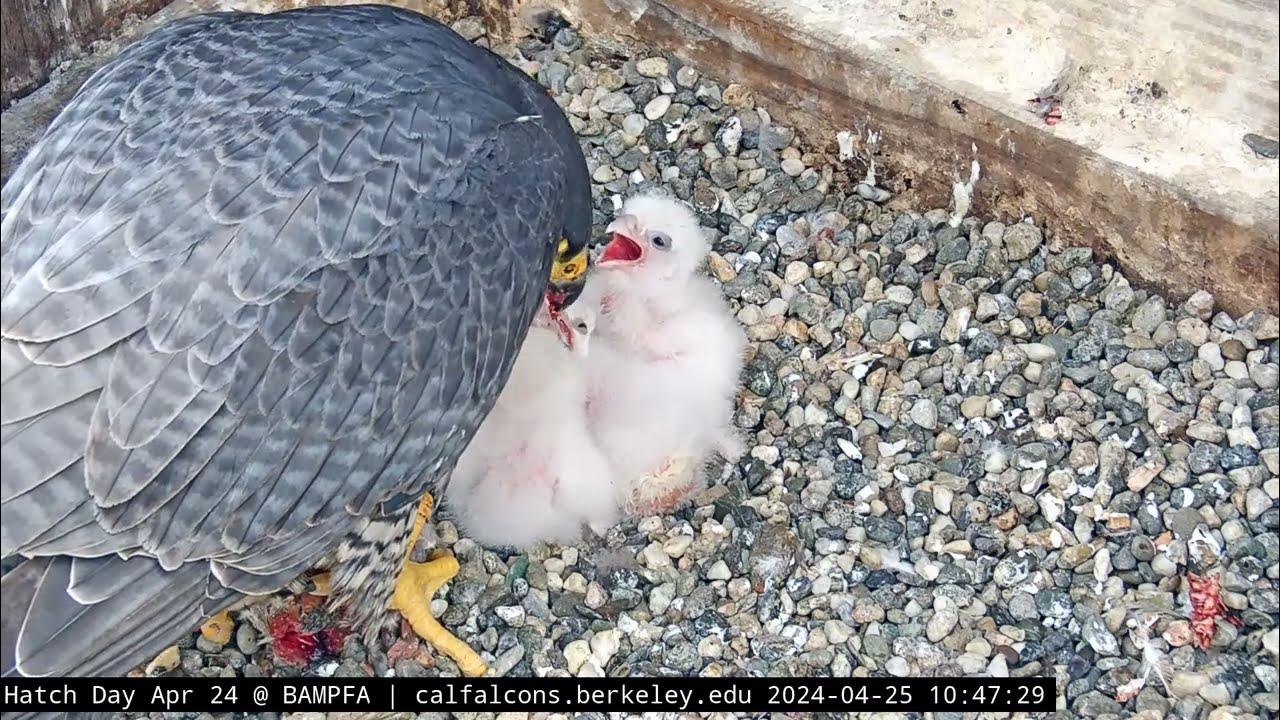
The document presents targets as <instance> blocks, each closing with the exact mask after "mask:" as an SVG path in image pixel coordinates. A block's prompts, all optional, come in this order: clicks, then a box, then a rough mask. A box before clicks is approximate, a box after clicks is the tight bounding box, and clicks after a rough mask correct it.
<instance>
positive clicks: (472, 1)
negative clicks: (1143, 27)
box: [3, 0, 1280, 313]
mask: <svg viewBox="0 0 1280 720" xmlns="http://www.w3.org/2000/svg"><path fill="white" fill-rule="evenodd" d="M343 1H344V2H352V1H355V0H343ZM1224 1H1225V2H1228V3H1230V2H1236V1H1237V0H1224ZM1238 1H1239V2H1246V0H1238ZM972 2H979V0H957V4H958V5H965V4H966V3H972ZM1064 2H1065V3H1066V4H1068V5H1076V6H1082V5H1089V4H1090V3H1089V0H1064ZM322 3H323V0H177V2H174V3H172V4H170V5H169V6H168V7H166V8H165V9H164V10H162V11H161V12H160V13H158V14H157V15H155V16H153V17H152V18H149V19H148V20H147V21H146V22H145V23H143V24H141V26H139V27H129V28H128V32H127V33H126V34H125V35H124V36H122V37H121V38H120V39H119V42H118V43H116V45H117V46H118V45H119V44H122V43H124V42H128V41H130V40H132V39H133V38H134V37H136V36H137V35H138V34H139V33H140V32H143V31H145V30H146V29H148V28H149V27H153V26H154V25H156V24H158V23H161V22H166V21H168V20H170V19H173V18H176V17H179V16H182V15H187V14H190V13H193V12H201V11H207V10H214V9H227V8H236V9H242V10H251V11H258V12H266V11H271V10H279V9H284V8H287V7H297V6H301V5H313V4H322ZM323 4H335V3H332V2H329V3H323ZM392 4H396V5H402V6H406V7H410V8H413V9H418V10H422V11H427V12H430V13H431V14H434V15H437V16H442V17H444V18H452V17H458V16H460V15H464V14H479V15H482V16H484V17H485V18H486V21H487V24H488V25H489V27H490V31H491V33H494V34H498V35H503V34H507V33H509V32H512V31H515V32H518V28H519V26H520V25H521V24H522V22H517V18H528V17H529V16H530V15H532V14H533V13H535V12H537V11H538V10H540V9H542V8H556V9H558V10H560V11H561V12H563V13H564V14H566V15H567V16H568V17H570V18H571V19H573V20H574V21H575V22H576V23H580V24H582V25H583V26H584V28H585V30H586V31H587V33H589V34H590V35H591V36H593V38H597V39H599V38H603V39H606V40H607V39H614V40H624V41H626V42H629V43H638V44H641V45H648V46H650V47H653V48H655V49H657V50H661V51H665V52H669V53H672V54H675V55H677V56H679V57H681V58H682V59H684V60H686V61H688V62H690V63H692V64H693V65H695V66H697V67H698V68H699V69H700V70H702V71H704V72H706V73H708V74H710V75H711V76H713V77H716V78H717V79H719V80H721V81H724V82H730V81H732V82H738V83H742V84H744V85H746V86H748V87H750V88H752V89H753V91H754V92H755V95H756V97H757V100H758V101H759V103H760V104H762V105H763V106H764V107H766V108H767V109H768V110H769V111H770V113H772V114H773V115H774V116H775V117H778V118H779V119H780V120H782V121H784V122H786V123H788V124H791V125H794V126H796V127H797V128H798V129H799V130H800V131H801V132H802V133H803V134H804V135H805V137H806V140H807V141H808V142H809V144H810V146H811V147H813V148H815V149H819V150H825V151H828V152H830V153H831V154H833V155H834V154H835V152H836V148H835V137H836V133H837V132H839V131H846V130H856V131H857V132H856V136H857V142H858V143H859V147H858V150H859V151H860V152H861V153H863V157H866V153H868V152H872V151H871V150H869V149H868V148H867V147H866V146H865V142H864V141H865V139H866V132H867V131H868V130H874V131H876V132H877V133H879V136H880V142H879V143H878V145H877V146H876V148H875V149H874V153H875V157H876V164H877V167H878V168H879V169H880V173H879V176H880V177H881V178H882V181H883V182H884V183H886V184H887V185H889V186H890V187H891V188H892V189H893V190H894V191H895V193H897V196H896V197H895V199H894V202H895V203H897V204H900V205H902V206H910V207H915V208H931V207H946V206H948V205H949V204H950V198H951V185H952V183H954V182H955V181H956V180H962V179H965V178H967V176H968V173H969V166H970V163H971V161H972V160H973V159H975V157H976V159H977V160H978V161H979V162H980V164H981V166H982V180H981V181H980V183H979V184H978V187H977V191H976V193H975V197H974V207H973V209H972V211H971V212H973V213H980V214H988V215H993V216H995V217H998V218H1001V219H1004V220H1017V219H1018V218H1019V217H1022V216H1024V215H1032V216H1034V217H1035V218H1037V219H1038V220H1043V221H1044V222H1046V223H1047V224H1048V226H1049V228H1050V230H1051V232H1052V236H1053V238H1054V240H1053V241H1055V242H1059V243H1062V244H1081V243H1087V244H1089V245H1091V246H1092V247H1093V248H1095V250H1096V251H1097V252H1098V253H1100V254H1101V255H1103V256H1106V257H1111V258H1114V259H1115V260H1116V261H1117V262H1118V263H1119V264H1120V265H1121V266H1122V267H1123V268H1124V269H1125V270H1126V272H1127V273H1128V274H1129V275H1130V277H1132V278H1134V279H1136V280H1137V281H1139V282H1141V283H1143V284H1145V285H1147V286H1149V287H1154V288H1157V289H1160V290H1162V291H1164V292H1165V293H1167V294H1169V295H1170V296H1172V297H1173V298H1175V299H1179V298H1182V297H1185V296H1187V295H1189V294H1190V293H1191V292H1194V291H1195V290H1198V289H1201V288H1204V289H1209V290H1211V291H1212V292H1214V293H1215V294H1216V295H1217V296H1218V299H1219V304H1220V305H1221V306H1222V307H1224V308H1226V309H1228V310H1229V311H1231V312H1233V313H1243V312H1246V311H1248V310H1250V309H1254V308H1266V309H1269V310H1270V311H1272V312H1276V311H1277V310H1278V309H1280V307H1278V305H1280V301H1278V290H1277V279H1278V278H1280V239H1278V232H1277V222H1278V220H1277V207H1278V205H1280V202H1278V201H1277V187H1276V185H1277V180H1276V178H1277V177H1280V175H1278V174H1277V173H1278V172H1280V171H1277V169H1276V168H1277V164H1276V161H1275V160H1265V159H1260V158H1259V159H1256V162H1254V159H1251V158H1247V157H1246V158H1244V159H1243V160H1242V159H1241V158H1239V157H1236V158H1233V159H1232V160H1231V161H1232V162H1233V163H1235V165H1234V166H1232V167H1225V166H1224V167H1204V168H1200V169H1201V170H1203V172H1202V173H1200V174H1196V173H1189V172H1188V171H1187V169H1186V168H1185V167H1176V166H1177V163H1176V162H1173V161H1176V160H1178V158H1177V157H1172V158H1170V157H1157V158H1156V160H1158V161H1160V162H1155V163H1153V165H1154V166H1156V167H1161V168H1165V170H1166V171H1165V172H1163V173H1155V172H1147V171H1144V170H1142V169H1139V168H1137V167H1135V165H1134V163H1133V162H1132V161H1131V158H1128V157H1125V156H1123V154H1122V153H1119V152H1118V151H1116V150H1115V148H1114V142H1112V143H1111V144H1110V145H1108V144H1107V143H1102V142H1092V141H1090V139H1089V138H1087V137H1081V135H1080V132H1079V130H1078V129H1077V130H1076V132H1075V134H1074V136H1072V134H1070V133H1061V132H1057V130H1060V129H1061V127H1062V126H1058V128H1056V129H1055V128H1049V127H1048V126H1045V125H1043V124H1041V123H1040V121H1039V120H1038V118H1035V117H1034V116H1031V115H1030V114H1029V113H1027V112H1025V110H1024V109H1018V108H1017V107H1016V104H1011V103H1010V101H1009V98H1007V97H1006V98H1003V99H1002V98H1001V97H998V96H994V95H992V93H991V92H989V91H986V90H984V89H983V88H980V87H975V86H973V85H972V84H969V83H966V82H964V81H962V80H961V79H957V77H956V76H955V75H950V76H947V75H945V74H942V73H939V72H933V71H930V69H929V67H928V66H927V65H925V64H922V63H921V62H920V57H921V55H920V53H919V52H917V53H916V54H914V55H913V54H911V53H910V52H908V53H907V54H906V55H903V56H902V57H901V58H899V57H898V55H897V54H896V53H890V54H889V55H887V56H886V55H883V54H881V53H876V52H871V51H868V49H867V48H866V47H856V46H854V44H852V42H851V41H849V40H848V36H849V34H850V33H851V32H852V33H853V34H856V32H857V30H858V28H857V27H856V26H855V27H852V28H844V29H839V28H837V29H836V30H833V29H832V28H831V27H830V26H829V24H822V23H818V22H817V21H816V20H815V21H810V20H808V19H806V16H805V12H807V9H806V7H802V6H801V4H800V3H798V2H796V1H795V0H528V2H523V1H521V0H399V1H396V2H393V3H392ZM1015 4H1016V3H1015ZM877 6H878V3H877V2H876V1H875V0H871V1H870V2H866V3H856V4H854V3H849V2H847V0H824V2H820V3H818V7H820V8H821V9H822V10H824V11H826V12H827V16H828V17H829V16H830V13H831V12H832V8H833V7H834V8H835V10H837V11H845V10H847V11H848V12H850V13H853V14H854V16H855V19H856V16H857V14H859V13H861V14H863V15H865V14H866V13H867V12H869V11H871V12H879V11H885V12H887V10H886V9H885V8H883V7H881V8H879V10H877ZM1262 12H1264V13H1265V12H1271V13H1272V14H1274V9H1272V10H1266V9H1264V10H1263V11H1262ZM877 17H879V16H877ZM1023 19H1025V18H1023ZM1011 22H1013V21H1011ZM1269 32H1270V33H1271V35H1270V36H1268V37H1269V38H1270V39H1269V40H1268V41H1269V42H1272V43H1274V41H1275V35H1276V32H1277V31H1276V30H1275V27H1274V24H1273V25H1272V28H1271V29H1270V30H1269ZM903 48H904V49H906V50H910V49H911V48H910V47H909V45H907V44H904V45H903ZM916 50H917V51H920V48H916ZM1241 52H1243V51H1241ZM1241 52H1237V55H1239V54H1241ZM112 53H113V50H112V49H111V48H106V49H100V51H99V52H98V53H97V54H96V55H94V56H92V57H88V58H83V59H81V60H78V61H76V62H75V63H73V64H72V66H71V71H70V72H66V73H64V75H65V76H64V77H60V78H57V79H56V80H55V82H51V83H50V84H49V86H46V87H45V88H42V89H41V91H40V92H38V93H37V94H36V96H35V97H32V98H28V99H27V100H26V101H24V102H22V103H19V104H18V105H17V106H15V107H14V108H13V109H11V110H9V111H7V112H6V113H5V116H4V122H5V138H4V143H3V145H4V158H3V159H4V165H5V174H6V175H7V171H8V169H9V166H10V165H11V163H12V162H13V160H14V159H15V158H18V157H21V155H22V154H23V153H24V152H25V146H26V144H27V143H28V142H30V140H31V139H32V138H34V137H36V136H38V133H39V132H41V131H42V128H43V127H44V126H45V125H46V124H47V122H48V121H49V120H50V119H51V118H52V117H53V115H54V114H56V112H57V109H58V108H60V107H61V105H62V104H63V103H65V102H66V99H67V98H69V97H70V95H71V94H72V93H73V92H74V90H75V88H77V87H78V86H79V84H80V83H81V82H83V79H84V78H85V77H87V75H88V73H89V72H90V71H91V70H92V69H93V68H95V67H97V66H98V65H99V64H101V63H102V62H105V60H106V59H107V58H109V57H110V55H111V54H112ZM900 59H901V60H902V62H898V61H899V60H900ZM6 62H8V59H7V58H6ZM1269 62H1270V63H1271V64H1272V65H1274V64H1275V62H1276V61H1275V59H1274V54H1273V56H1272V58H1271V59H1270V60H1269ZM970 71H972V72H980V73H981V72H986V68H984V67H982V66H976V69H975V68H970ZM1029 74H1030V75H1031V76H1033V77H1034V75H1035V73H1034V72H1029ZM1262 75H1263V77H1262V84H1263V85H1264V86H1265V85H1266V84H1267V82H1268V81H1267V80H1266V78H1267V77H1270V76H1272V75H1275V71H1274V69H1273V68H1271V67H1270V66H1268V67H1267V68H1265V72H1263V73H1262ZM1272 84H1274V81H1272ZM1264 89H1265V88H1264ZM1014 92H1018V90H1017V89H1015V91H1014ZM1022 94H1025V93H1022ZM1015 97H1016V95H1015ZM1250 97H1252V96H1250ZM1250 102H1251V103H1252V104H1251V105H1249V106H1248V107H1247V108H1246V109H1247V110H1249V112H1250V118H1251V121H1257V122H1260V123H1261V124H1262V125H1263V127H1260V128H1259V129H1260V130H1262V131H1263V132H1274V127H1272V126H1271V125H1268V123H1271V124H1272V125H1274V123H1275V120H1274V118H1273V117H1272V115H1273V114H1274V109H1273V108H1271V107H1269V106H1266V105H1265V103H1264V104H1263V106H1262V107H1261V109H1260V110H1259V104H1258V101H1257V99H1256V98H1253V100H1250ZM1228 109H1230V108H1228ZM1073 118H1074V116H1071V115H1069V116H1068V118H1067V120H1066V122H1071V121H1072V120H1073ZM1080 119H1081V120H1082V121H1084V122H1086V124H1088V123H1092V126H1097V127H1103V128H1105V127H1106V124H1105V123H1106V122H1110V121H1109V120H1108V119H1107V118H1105V117H1101V116H1096V115H1095V116H1089V115H1087V114H1086V115H1085V116H1083V117H1082V118H1080ZM1099 123H1102V124H1101V125H1099ZM1092 126H1091V127H1092ZM1152 127H1155V129H1159V128H1158V127H1156V126H1154V125H1153V126H1152ZM1148 130H1149V131H1150V128H1149V129H1148ZM1135 137H1136V140H1134V142H1135V143H1138V145H1139V146H1140V147H1141V149H1142V150H1143V151H1144V152H1149V153H1158V152H1161V148H1160V147H1159V146H1158V145H1152V138H1151V137H1150V132H1148V133H1147V134H1146V135H1139V136H1135ZM1156 139H1157V140H1158V138H1156ZM1144 143H1145V144H1144ZM1237 150H1239V149H1238V148H1237ZM1183 151H1184V152H1185V148H1184V149H1183ZM1204 162H1208V161H1207V160H1205V161H1204ZM1184 165H1185V163H1184ZM1241 167H1243V170H1241ZM1169 168H1173V170H1169ZM863 169H864V166H863V165H860V164H856V163H851V164H850V166H849V180H850V181H856V180H857V179H859V178H860V177H861V174H862V171H863ZM1191 169H1192V170H1195V169H1197V168H1195V167H1192V168H1191ZM1231 170H1234V171H1235V172H1234V173H1232V172H1228V171H1231ZM1214 173H1219V175H1220V177H1219V176H1215V175H1214ZM1206 174H1207V177H1208V179H1207V180H1205V179H1203V178H1202V177H1201V175H1206ZM1215 178H1218V180H1219V181H1218V182H1217V184H1215ZM1215 189H1216V190H1217V191H1216V192H1213V190H1215Z"/></svg>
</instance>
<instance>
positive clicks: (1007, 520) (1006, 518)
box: [992, 508, 1022, 532]
mask: <svg viewBox="0 0 1280 720" xmlns="http://www.w3.org/2000/svg"><path fill="white" fill-rule="evenodd" d="M1021 519H1022V518H1020V517H1019V516H1018V511H1017V509H1016V508H1009V509H1008V510H1005V511H1004V512H1002V513H1000V514H999V515H997V516H996V517H995V519H994V520H992V522H993V523H994V524H995V526H996V527H997V528H1000V529H1001V530H1003V531H1005V532H1008V531H1010V530H1012V529H1014V528H1016V527H1018V522H1019V521H1020V520H1021Z"/></svg>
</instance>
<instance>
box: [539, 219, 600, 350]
mask: <svg viewBox="0 0 1280 720" xmlns="http://www.w3.org/2000/svg"><path fill="white" fill-rule="evenodd" d="M590 262H591V260H590V257H589V256H588V255H587V248H586V246H583V247H581V248H579V249H578V250H577V252H574V250H573V249H572V248H571V247H570V245H569V241H568V240H566V239H564V238H560V243H559V244H558V245H557V246H556V256H555V258H554V259H553V260H552V262H551V277H550V278H549V279H548V281H547V293H546V298H547V303H546V307H545V308H544V310H545V312H539V313H538V316H537V317H536V318H535V324H541V325H543V326H544V327H550V328H551V329H552V330H555V332H556V335H558V336H560V341H561V342H563V343H564V344H565V347H567V348H569V349H570V350H572V349H573V329H572V328H570V327H569V324H568V323H566V322H565V321H564V318H563V317H561V315H560V313H561V312H563V311H564V309H565V308H567V307H569V306H570V305H572V304H573V303H574V301H575V300H577V299H578V296H579V295H581V294H582V288H583V287H585V286H586V284H587V265H589V264H590ZM544 316H545V317H544Z"/></svg>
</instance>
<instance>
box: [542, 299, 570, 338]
mask: <svg viewBox="0 0 1280 720" xmlns="http://www.w3.org/2000/svg"><path fill="white" fill-rule="evenodd" d="M533 326H534V327H541V328H547V329H548V330H552V331H554V332H555V334H556V337H558V338H560V342H562V343H564V346H565V347H567V348H569V349H570V350H572V349H573V328H570V327H569V323H567V322H565V320H564V316H562V315H561V314H560V311H559V310H553V309H552V308H551V306H550V302H548V303H545V304H543V306H542V309H541V310H539V311H538V314H537V315H535V316H534V317H533Z"/></svg>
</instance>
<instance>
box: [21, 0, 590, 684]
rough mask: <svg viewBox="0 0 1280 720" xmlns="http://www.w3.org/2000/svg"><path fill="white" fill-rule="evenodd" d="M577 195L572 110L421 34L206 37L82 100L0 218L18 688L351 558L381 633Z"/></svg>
mask: <svg viewBox="0 0 1280 720" xmlns="http://www.w3.org/2000/svg"><path fill="white" fill-rule="evenodd" d="M589 187H590V186H589V184H588V182H587V175H586V165H585V161H584V160H583V157H582V151H581V149H580V147H579V146H578V144H577V141H576V139H575V138H574V136H573V133H572V131H571V129H570V127H569V125H568V122H567V120H566V119H565V118H564V116H563V114H562V113H561V112H560V110H559V109H558V108H557V107H556V106H555V103H554V101H552V100H551V99H550V98H549V97H547V95H546V94H545V93H544V92H542V91H541V89H540V88H538V87H537V85H536V84H535V83H533V82H532V81H531V80H530V79H529V78H527V77H526V76H524V75H523V73H521V72H520V71H518V70H517V69H515V68H513V67H512V66H510V65H509V64H508V63H506V62H505V61H503V60H501V59H500V58H498V57H497V56H495V55H493V54H492V53H490V52H489V51H487V50H485V49H483V48H478V47H476V46H474V45H472V44H470V43H467V42H466V41H465V40H463V39H462V38H460V37H459V36H457V35H456V34H454V33H453V32H452V31H451V30H449V29H448V28H446V27H444V26H442V25H439V24H438V23H435V22H433V21H431V20H428V19H426V18H424V17H422V16H420V15H417V14H414V13H410V12H407V11H402V10H396V9H391V8H386V7H378V6H348V7H339V8H312V9H305V10H296V11H290V12H287V13H280V14H277V15H250V14H238V13H222V14H215V15H206V16H200V17H195V18H191V19H187V20H183V21H179V22H177V23H174V24H172V25H170V26H167V27H164V28H161V29H159V30H157V31H155V32H153V33H152V34H150V35H148V36H147V37H146V38H144V39H143V40H141V41H140V42H138V43H137V44H135V45H133V46H131V47H129V48H127V49H126V50H124V51H123V52H122V53H121V54H120V56H119V57H117V58H116V59H115V60H113V61H112V62H111V63H109V64H108V65H106V66H105V67H103V68H102V69H101V70H99V71H98V72H97V73H95V74H94V75H93V77H92V78H91V79H90V80H89V81H88V82H87V83H86V84H85V86H84V87H83V88H82V89H81V90H80V92H79V93H78V94H77V96H76V97H75V98H74V99H73V100H72V101H71V102H70V103H69V104H68V106H67V107H66V109H65V110H64V111H63V113H62V114H61V115H59V117H58V118H57V119H55V121H54V122H53V124H52V125H51V127H50V129H49V131H48V132H47V134H46V136H45V137H44V139H43V140H42V141H41V142H40V143H38V144H37V145H36V147H35V148H34V149H33V150H32V152H31V153H30V154H29V156H28V157H27V158H26V159H25V160H24V161H23V163H22V164H21V165H20V166H19V167H18V168H17V170H16V171H15V173H14V175H13V177H12V178H11V180H10V182H9V183H8V184H6V186H5V187H4V190H3V195H2V197H0V210H2V212H3V255H2V268H0V269H2V271H3V277H2V279H0V285H2V288H3V300H2V304H3V307H2V309H3V318H2V322H0V334H2V342H3V347H2V350H3V373H2V377H0V382H2V383H3V385H2V389H3V417H2V418H0V421H2V423H3V434H2V436H0V443H2V446H0V447H2V449H3V474H2V477H0V514H3V518H2V522H0V554H3V555H6V556H7V555H10V554H14V553H16V554H19V555H22V556H25V557H27V558H31V559H29V560H28V561H27V563H26V564H25V565H24V566H22V567H20V568H19V570H15V571H14V572H13V573H11V574H9V575H7V576H5V578H4V588H3V593H2V595H3V600H2V602H3V604H4V616H5V622H4V623H3V627H4V634H5V635H4V639H3V649H4V661H5V669H6V670H9V669H11V668H13V667H14V666H15V665H16V667H17V669H18V670H19V671H21V672H22V673H24V674H36V675H46V674H117V673H123V672H126V671H127V670H129V669H130V668H131V667H132V666H133V665H135V664H137V663H139V662H142V661H145V660H146V659H148V657H149V655H150V654H152V653H154V652H156V651H158V650H159V649H161V648H163V647H164V646H165V645H167V644H169V643H170V642H172V641H173V640H174V639H175V638H176V637H177V636H178V635H180V634H181V633H182V632H184V631H186V630H189V629H190V628H191V627H192V626H193V625H194V624H196V623H197V622H199V621H200V620H201V619H202V618H203V617H205V616H208V615H210V614H212V613H213V612H215V611H216V610H217V609H219V608H221V607H224V606H226V605H227V604H229V603H231V602H232V601H234V600H235V599H236V598H238V597H240V596H242V595H244V594H256V593H266V592H271V591H274V590H276V589H279V588H281V587H283V586H284V585H286V584H287V583H288V582H289V581H290V580H292V579H293V578H294V577H296V576H297V575H298V574H299V573H301V572H303V571H305V570H306V569H307V568H309V567H311V566H313V565H315V564H317V563H326V562H331V561H335V560H336V562H337V563H338V567H337V568H336V572H335V582H336V588H335V592H336V594H337V596H338V597H339V599H340V600H345V601H346V603H347V604H348V605H350V606H352V607H353V609H355V610H356V611H357V613H356V615H357V617H356V618H355V620H356V621H357V622H365V623H366V625H367V626H368V625H371V624H372V623H371V622H370V621H371V620H372V619H373V618H375V617H376V616H377V615H378V614H379V613H381V612H382V611H383V609H384V608H385V607H386V602H387V599H388V597H389V594H390V589H391V587H392V584H393V582H394V577H395V574H396V572H397V571H398V569H399V566H400V561H401V560H402V559H403V556H404V548H403V545H404V543H405V539H406V532H405V529H406V527H407V525H408V522H409V520H410V518H411V516H412V511H413V508H414V504H415V503H416V500H417V498H418V497H420V495H421V494H422V493H423V492H424V491H426V490H428V489H430V488H431V487H432V483H433V482H435V481H436V480H438V479H439V478H441V477H444V476H445V475H447V473H448V472H449V470H450V469H451V468H452V467H453V465H454V463H455V462H456V460H457V457H458V456H459V454H461V452H462V450H463V449H464V448H465V445H466V443H467V442H468V441H469V439H470V438H471V436H472V435H473V434H474V431H475V429H476V428H477V427H478V426H479V424H480V422H481V421H482V420H483V418H484V416H485V415H486V414H487V413H488V411H489V409H490V408H491V407H492V404H493V402H494V400H495V399H496V396H497V394H498V392H499V391H500V390H501V388H502V386H503V385H504V383H505V381H506V378H507V375H508V373H509V372H510V369H511V365H512V362H513V361H514V359H515V356H516V354H517V351H518V349H519V346H520V344H521V343H522V342H523V339H524V336H525V333H526V332H527V330H528V327H529V324H530V321H531V319H532V316H533V313H534V312H535V310H536V309H537V306H538V304H539V303H540V301H541V298H542V294H543V291H544V288H545V286H546V282H547V278H548V273H549V271H550V267H551V256H552V252H553V248H554V247H555V244H556V243H557V242H558V240H559V238H560V237H562V236H563V235H564V234H566V233H582V235H583V238H582V242H583V243H584V244H585V241H586V239H585V235H586V233H587V232H588V228H589V224H590V215H589V212H590V197H589V194H588V193H589ZM15 618H18V620H15Z"/></svg>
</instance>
